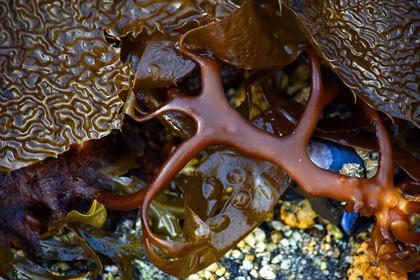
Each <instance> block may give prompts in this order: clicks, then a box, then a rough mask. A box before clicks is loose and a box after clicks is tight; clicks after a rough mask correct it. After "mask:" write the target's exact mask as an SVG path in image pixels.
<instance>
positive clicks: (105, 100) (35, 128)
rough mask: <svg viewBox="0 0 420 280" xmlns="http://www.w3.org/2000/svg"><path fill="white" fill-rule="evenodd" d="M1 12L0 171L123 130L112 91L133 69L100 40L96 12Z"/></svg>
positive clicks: (31, 8) (44, 8) (43, 5)
mask: <svg viewBox="0 0 420 280" xmlns="http://www.w3.org/2000/svg"><path fill="white" fill-rule="evenodd" d="M96 8H98V9H96ZM0 14H1V17H0V18H1V20H0V29H1V30H2V32H1V35H0V72H1V74H0V125H1V129H0V169H2V170H5V171H11V170H14V169H17V168H21V167H24V166H27V165H29V164H31V163H34V162H36V161H39V160H42V159H44V158H45V157H47V156H57V155H58V154H60V153H62V152H64V151H66V150H68V149H69V147H70V145H71V144H72V143H81V142H84V141H86V140H89V139H98V138H101V137H103V136H105V135H107V134H108V133H109V132H110V130H111V129H116V128H120V127H121V120H122V116H121V115H119V109H120V107H121V105H122V102H121V100H120V99H119V98H118V93H119V92H120V91H121V90H122V89H124V88H127V86H128V78H129V76H130V75H131V69H130V68H129V67H128V66H124V65H123V64H122V63H121V61H119V52H118V50H117V49H115V48H113V47H112V46H111V45H110V44H109V43H107V42H106V41H105V38H104V35H103V31H102V30H101V27H104V23H103V22H101V20H100V17H101V16H104V15H105V14H106V12H103V13H102V11H101V7H95V6H94V5H93V4H92V3H89V2H88V1H85V2H83V1H79V2H76V3H73V4H72V3H71V2H68V1H63V2H61V1H54V2H50V1H47V2H41V1H35V0H34V1H24V2H16V1H1V2H0Z"/></svg>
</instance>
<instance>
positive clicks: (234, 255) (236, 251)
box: [230, 249, 242, 259]
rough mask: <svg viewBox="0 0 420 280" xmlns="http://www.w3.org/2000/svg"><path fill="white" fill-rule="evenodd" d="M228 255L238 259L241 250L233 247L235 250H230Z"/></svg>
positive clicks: (240, 255)
mask: <svg viewBox="0 0 420 280" xmlns="http://www.w3.org/2000/svg"><path fill="white" fill-rule="evenodd" d="M230 255H231V257H232V258H234V259H240V258H241V257H242V252H241V251H239V250H236V249H235V250H232V252H231V254H230Z"/></svg>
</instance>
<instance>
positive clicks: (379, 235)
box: [97, 35, 420, 277]
mask: <svg viewBox="0 0 420 280" xmlns="http://www.w3.org/2000/svg"><path fill="white" fill-rule="evenodd" d="M184 38H186V36H185V35H184V37H183V38H181V40H180V46H181V49H182V51H183V52H184V53H185V54H186V55H188V56H189V57H190V58H191V59H193V60H194V61H195V62H196V63H197V64H198V65H199V66H200V68H201V73H202V91H201V93H200V94H199V95H198V96H186V95H182V94H180V93H179V92H178V91H177V90H175V89H170V90H168V92H167V94H168V101H167V102H166V103H164V104H163V105H161V106H160V107H158V108H157V109H156V110H154V111H152V112H145V111H144V110H143V109H141V108H140V107H139V106H138V105H137V104H135V103H132V104H129V106H131V108H132V109H133V110H135V111H136V113H137V117H134V118H135V119H136V120H137V121H139V122H143V121H148V120H150V119H152V118H154V117H156V116H158V115H160V114H164V113H167V112H180V113H183V114H185V115H187V116H189V117H191V118H192V119H193V120H194V121H195V125H196V131H195V133H194V134H193V135H192V136H191V137H189V138H188V139H186V140H184V142H183V143H182V144H181V145H179V146H178V148H177V149H176V150H175V151H174V152H173V153H172V154H171V155H170V157H169V158H168V160H167V161H166V162H165V163H164V165H163V166H162V168H161V169H160V170H159V172H158V173H157V174H156V176H155V178H154V180H153V181H152V182H151V183H150V185H149V187H148V188H146V189H143V190H141V191H139V192H137V193H134V194H131V195H128V196H120V195H116V194H112V193H109V192H105V191H102V192H99V193H98V195H97V198H98V200H99V201H101V202H102V203H104V204H105V206H106V207H107V208H110V209H120V210H123V209H132V208H137V207H140V208H141V220H142V225H143V230H144V238H145V247H146V251H147V252H148V255H149V257H150V258H151V260H152V261H153V262H154V263H155V264H156V265H157V266H158V267H159V268H160V269H162V270H163V271H165V272H167V273H170V274H173V275H175V276H178V277H182V276H185V275H188V274H190V273H193V272H195V271H197V270H198V269H200V268H203V267H205V266H206V265H209V264H210V263H211V262H213V261H214V258H212V257H208V258H203V257H202V258H200V259H199V258H197V257H195V258H193V259H194V261H190V262H189V264H188V266H187V267H185V264H184V269H174V268H175V267H176V266H178V268H179V264H180V263H182V260H186V259H187V258H190V257H192V256H198V255H200V251H203V250H204V248H206V247H208V246H211V237H210V236H209V229H208V226H207V225H206V224H205V221H201V220H200V219H199V218H198V217H195V222H196V224H195V233H196V236H195V237H194V238H193V239H191V240H188V238H187V240H186V242H184V243H180V242H174V241H167V240H163V239H160V238H158V237H157V236H156V235H154V233H153V232H152V230H151V229H150V226H149V224H148V216H147V210H148V207H149V205H150V203H151V201H152V200H153V198H155V197H156V195H157V194H158V193H159V192H161V191H162V190H163V189H164V188H165V187H166V185H168V184H169V182H170V181H171V180H172V179H173V178H174V177H175V175H176V174H178V172H179V171H180V170H181V169H182V168H183V167H184V166H185V165H186V164H187V163H188V161H190V160H191V159H192V158H193V157H194V156H195V155H197V154H198V153H199V152H200V151H201V150H203V149H204V148H206V147H207V146H211V145H227V146H230V147H234V148H236V149H238V150H239V151H242V152H244V153H247V154H249V155H252V156H256V157H258V158H261V159H264V160H267V161H270V162H272V163H274V164H276V165H277V166H279V167H281V168H283V169H284V170H285V171H287V173H288V174H289V175H291V176H292V177H293V178H294V179H295V181H296V182H297V183H298V184H299V185H300V186H301V187H302V188H303V189H304V190H305V191H306V192H307V193H309V194H310V195H313V196H324V197H329V198H333V199H336V200H339V201H344V202H346V203H347V204H346V210H347V211H356V212H360V213H362V214H363V215H365V216H371V215H375V217H376V225H375V230H374V233H373V234H372V235H373V244H374V245H375V248H376V251H377V252H379V253H387V261H386V263H388V264H389V265H390V266H391V267H392V268H394V269H396V270H401V271H411V270H414V269H416V268H417V266H418V261H417V259H418V258H419V256H418V254H414V255H412V256H411V258H410V259H408V261H407V260H406V259H403V258H406V257H407V255H410V254H411V253H412V252H413V251H412V249H410V250H408V251H407V249H403V250H400V251H401V252H398V251H399V250H398V248H397V247H395V246H393V244H394V243H393V240H394V237H395V238H396V239H398V240H400V241H401V242H404V243H409V244H419V242H420V236H419V234H416V233H412V232H410V231H409V227H410V222H409V217H410V216H411V215H413V214H420V211H419V210H420V209H419V208H420V207H418V203H417V202H409V201H408V200H407V199H406V198H405V197H404V196H403V192H402V191H401V190H400V189H399V188H396V187H395V186H394V183H393V156H392V147H391V142H390V139H389V136H388V133H387V131H386V129H385V127H384V125H383V123H382V121H381V119H380V117H379V116H378V113H377V111H376V110H374V109H372V108H370V107H369V106H368V105H367V104H366V103H364V101H362V100H358V102H360V103H361V106H362V108H363V111H364V113H365V116H366V119H367V120H368V121H369V122H370V125H371V127H372V130H373V131H374V132H375V135H376V139H377V142H378V144H377V145H378V148H379V155H380V157H379V168H378V171H377V173H376V175H375V176H374V177H373V178H371V179H364V178H351V177H346V176H344V175H339V174H336V173H333V172H330V171H328V170H324V169H321V168H319V167H317V166H316V165H315V164H314V163H313V162H312V161H311V160H310V158H309V156H308V154H307V152H306V146H307V143H308V141H309V139H310V137H311V136H312V134H313V132H314V130H315V128H316V125H317V122H318V119H319V117H320V115H321V112H322V110H323V108H324V107H325V105H327V104H328V103H329V102H330V101H332V100H333V99H334V97H335V96H336V95H337V93H338V92H339V86H338V85H337V84H332V85H328V86H327V87H326V88H325V89H324V86H323V83H322V80H321V73H320V65H319V60H318V57H317V55H316V54H315V52H314V51H313V50H312V48H311V47H307V49H306V52H307V54H308V57H309V61H310V70H311V92H310V97H309V100H308V102H307V104H306V106H305V109H304V111H303V114H302V116H301V117H300V120H299V122H298V125H297V127H296V129H295V131H294V132H293V133H292V134H291V135H289V136H285V137H278V136H275V135H272V134H270V133H267V132H265V131H262V130H260V129H258V128H256V127H255V126H253V125H251V124H250V123H249V122H248V121H247V120H245V119H243V117H242V116H241V115H240V114H239V113H238V112H237V111H236V110H235V109H234V108H232V107H231V106H230V105H229V102H228V101H227V99H226V97H225V94H224V91H223V87H222V83H221V77H220V73H219V71H220V69H219V61H218V60H217V59H214V58H208V57H201V56H199V55H197V54H195V53H193V52H192V51H190V50H189V49H188V48H186V47H185V45H184ZM249 135H252V137H251V138H250V137H249ZM391 233H392V234H391ZM153 246H156V247H157V248H158V249H159V250H161V251H163V252H165V253H166V254H168V255H169V256H170V257H171V258H178V259H177V260H173V261H169V260H165V259H162V258H161V257H159V256H158V254H156V252H155V251H154V247H153ZM410 248H411V247H410ZM406 252H408V253H406ZM390 254H394V255H393V256H392V257H390V256H391V255H390ZM208 255H209V253H207V256H208ZM380 256H381V254H379V257H380ZM401 256H403V257H401ZM403 263H409V264H410V265H405V266H404V264H403Z"/></svg>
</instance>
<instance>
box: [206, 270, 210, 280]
mask: <svg viewBox="0 0 420 280" xmlns="http://www.w3.org/2000/svg"><path fill="white" fill-rule="evenodd" d="M210 276H211V272H210V271H208V270H205V271H204V277H205V278H206V279H208V278H210Z"/></svg>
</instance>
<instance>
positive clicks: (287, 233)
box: [284, 229, 293, 237]
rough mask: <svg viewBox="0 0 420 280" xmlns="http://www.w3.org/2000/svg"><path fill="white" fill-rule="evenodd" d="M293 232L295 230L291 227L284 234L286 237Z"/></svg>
mask: <svg viewBox="0 0 420 280" xmlns="http://www.w3.org/2000/svg"><path fill="white" fill-rule="evenodd" d="M292 233H293V231H292V230H291V229H289V230H287V231H285V232H284V235H285V236H286V237H290V236H291V235H292Z"/></svg>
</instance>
